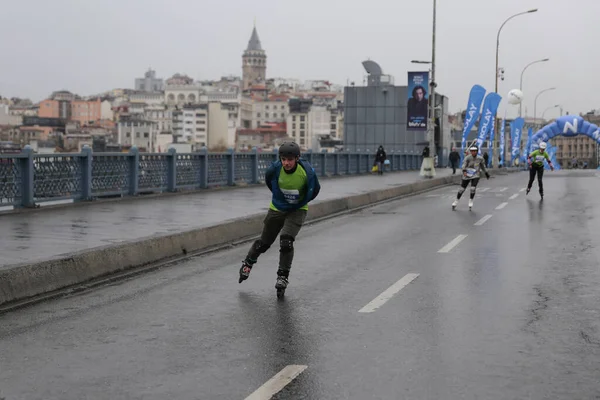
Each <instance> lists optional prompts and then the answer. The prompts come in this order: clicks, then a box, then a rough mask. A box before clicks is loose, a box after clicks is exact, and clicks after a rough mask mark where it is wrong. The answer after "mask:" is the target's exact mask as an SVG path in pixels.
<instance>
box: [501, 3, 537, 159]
mask: <svg viewBox="0 0 600 400" xmlns="http://www.w3.org/2000/svg"><path fill="white" fill-rule="evenodd" d="M537 10H538V9H537V8H534V9H531V10H529V11H524V12H520V13H518V14H514V15H511V16H510V17H508V18H507V19H506V20H505V21H504V22H503V23H502V25H500V29H498V34H497V35H496V85H495V87H494V91H495V92H496V93H498V75H499V74H498V54H499V51H500V32H502V28H504V25H506V23H507V22H508V21H510V20H511V19H513V18H515V17H518V16H519V15H525V14H531V13H534V12H537ZM494 122H496V115H494ZM496 125H497V124H494V129H498V128H497V126H496ZM496 137H497V135H496ZM494 140H495V139H494ZM497 151H498V146H494V154H493V157H492V166H493V167H494V168H497V167H498V160H497V156H496V152H497Z"/></svg>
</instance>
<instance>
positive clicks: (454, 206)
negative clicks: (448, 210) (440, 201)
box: [452, 200, 458, 210]
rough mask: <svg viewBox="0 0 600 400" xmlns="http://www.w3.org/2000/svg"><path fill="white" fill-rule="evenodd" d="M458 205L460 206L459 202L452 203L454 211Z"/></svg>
mask: <svg viewBox="0 0 600 400" xmlns="http://www.w3.org/2000/svg"><path fill="white" fill-rule="evenodd" d="M457 205H458V200H454V203H452V209H453V210H454V209H455V208H456V206H457Z"/></svg>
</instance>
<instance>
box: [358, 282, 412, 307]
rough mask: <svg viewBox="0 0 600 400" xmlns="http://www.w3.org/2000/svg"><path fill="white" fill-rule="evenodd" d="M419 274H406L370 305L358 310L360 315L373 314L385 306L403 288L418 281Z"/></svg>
mask: <svg viewBox="0 0 600 400" xmlns="http://www.w3.org/2000/svg"><path fill="white" fill-rule="evenodd" d="M418 276H419V274H412V273H411V274H406V275H404V277H402V278H401V279H400V280H399V281H398V282H396V283H394V284H393V285H392V286H390V287H389V288H388V289H386V291H385V292H383V293H381V294H380V295H379V296H377V297H375V298H374V299H373V301H371V302H370V303H369V304H367V305H366V306H364V307H363V308H361V309H360V310H358V312H359V313H369V312H373V311H375V310H376V309H378V308H379V307H381V306H382V305H384V304H385V303H386V302H387V301H388V300H389V299H391V298H392V297H394V295H395V294H396V293H398V292H399V291H400V290H402V288H403V287H405V286H406V285H408V284H409V283H411V282H412V281H414V280H415V279H417V277H418Z"/></svg>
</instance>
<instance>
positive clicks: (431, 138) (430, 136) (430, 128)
mask: <svg viewBox="0 0 600 400" xmlns="http://www.w3.org/2000/svg"><path fill="white" fill-rule="evenodd" d="M436 5H437V0H433V33H432V38H431V42H432V43H431V61H418V60H413V61H411V62H412V63H414V64H431V70H430V71H431V79H430V82H429V86H430V90H429V102H428V105H429V107H428V108H429V110H428V114H429V115H428V120H429V121H428V123H427V141H428V142H429V157H430V158H431V160H430V161H431V168H432V170H433V169H434V168H435V163H434V160H435V152H436V145H435V88H436V86H437V83H436V82H435V30H436V15H437V13H436ZM431 177H433V175H432V176H431Z"/></svg>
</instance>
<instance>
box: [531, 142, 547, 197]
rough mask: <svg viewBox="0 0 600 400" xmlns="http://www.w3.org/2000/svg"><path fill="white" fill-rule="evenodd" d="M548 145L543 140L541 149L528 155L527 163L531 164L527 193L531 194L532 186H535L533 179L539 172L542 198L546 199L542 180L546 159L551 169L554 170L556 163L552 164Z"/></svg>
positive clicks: (538, 177)
mask: <svg viewBox="0 0 600 400" xmlns="http://www.w3.org/2000/svg"><path fill="white" fill-rule="evenodd" d="M546 147H547V144H546V143H544V142H542V143H540V148H539V149H537V150H535V151H534V152H533V153H531V154H529V155H528V156H527V163H528V164H529V183H528V184H527V192H525V195H528V194H529V191H530V190H531V186H533V181H534V180H535V175H536V174H537V179H538V187H539V189H540V197H541V198H542V200H544V183H543V182H542V177H543V176H544V160H546V161H548V165H549V166H550V169H551V170H552V171H554V165H552V161H551V160H550V156H549V155H548V152H547V151H546Z"/></svg>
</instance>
